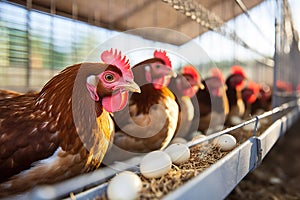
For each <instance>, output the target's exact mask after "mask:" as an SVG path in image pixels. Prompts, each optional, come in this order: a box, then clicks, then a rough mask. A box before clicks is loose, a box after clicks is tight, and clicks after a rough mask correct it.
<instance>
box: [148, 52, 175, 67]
mask: <svg viewBox="0 0 300 200" xmlns="http://www.w3.org/2000/svg"><path fill="white" fill-rule="evenodd" d="M153 55H154V58H159V59H161V60H162V61H163V62H164V64H165V65H167V66H169V67H171V68H172V63H171V60H170V58H169V57H168V56H167V52H166V51H158V50H155V51H154V54H153Z"/></svg>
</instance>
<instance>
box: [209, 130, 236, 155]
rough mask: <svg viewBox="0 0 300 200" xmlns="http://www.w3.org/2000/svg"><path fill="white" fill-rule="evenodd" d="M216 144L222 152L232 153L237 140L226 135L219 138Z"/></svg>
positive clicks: (215, 141)
mask: <svg viewBox="0 0 300 200" xmlns="http://www.w3.org/2000/svg"><path fill="white" fill-rule="evenodd" d="M214 143H215V144H217V145H219V146H220V148H221V151H230V150H231V149H233V148H234V147H235V146H236V139H235V137H233V136H232V135H229V134H224V135H221V136H220V137H217V138H216V139H215V140H214Z"/></svg>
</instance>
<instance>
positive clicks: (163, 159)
mask: <svg viewBox="0 0 300 200" xmlns="http://www.w3.org/2000/svg"><path fill="white" fill-rule="evenodd" d="M202 137H206V136H204V135H201V137H200V136H197V138H202ZM175 139H176V138H175ZM176 140H178V141H176V142H175V143H174V141H173V143H171V145H170V146H168V147H167V148H166V149H165V150H164V151H161V150H157V151H152V152H150V153H148V154H146V155H145V156H144V157H143V158H142V160H141V163H140V172H141V174H142V175H143V176H144V177H146V178H159V177H161V176H163V175H165V174H167V173H168V172H169V171H170V169H171V167H172V163H174V164H177V165H178V164H181V163H184V162H186V161H188V160H189V158H190V149H189V147H188V146H187V144H186V141H184V139H176ZM214 143H215V144H216V145H218V146H220V149H221V150H222V151H229V150H231V149H233V148H234V147H235V146H236V140H235V138H234V137H233V136H232V135H229V134H224V135H221V136H220V137H218V138H216V139H215V140H214ZM141 189H142V181H141V179H140V177H139V176H138V175H137V174H135V173H133V172H130V171H123V172H121V173H119V174H117V175H116V176H115V177H114V178H112V179H111V181H110V182H109V184H108V188H107V196H108V198H109V199H110V200H114V199H119V200H122V199H124V200H125V199H126V200H127V199H136V198H137V197H138V195H139V192H140V191H141Z"/></svg>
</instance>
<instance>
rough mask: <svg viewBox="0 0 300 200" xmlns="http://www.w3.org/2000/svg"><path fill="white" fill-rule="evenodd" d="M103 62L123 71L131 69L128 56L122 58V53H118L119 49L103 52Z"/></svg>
mask: <svg viewBox="0 0 300 200" xmlns="http://www.w3.org/2000/svg"><path fill="white" fill-rule="evenodd" d="M101 60H102V61H103V62H104V63H106V64H110V65H115V66H117V67H118V68H120V69H121V70H122V71H123V70H129V69H130V64H129V60H127V59H126V56H124V57H123V58H122V54H121V51H119V52H118V50H117V49H115V50H113V49H110V50H109V51H108V50H106V51H103V52H102V54H101Z"/></svg>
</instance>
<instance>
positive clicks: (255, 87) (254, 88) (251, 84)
mask: <svg viewBox="0 0 300 200" xmlns="http://www.w3.org/2000/svg"><path fill="white" fill-rule="evenodd" d="M247 88H249V89H251V90H252V91H253V93H254V94H256V95H257V94H258V93H259V89H260V87H259V85H258V84H257V83H255V82H252V81H249V82H248V85H247Z"/></svg>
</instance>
